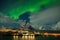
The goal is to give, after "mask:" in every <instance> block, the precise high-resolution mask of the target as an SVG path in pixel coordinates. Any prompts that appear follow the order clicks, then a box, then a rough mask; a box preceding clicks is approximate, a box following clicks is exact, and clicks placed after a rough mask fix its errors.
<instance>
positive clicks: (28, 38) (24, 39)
mask: <svg viewBox="0 0 60 40" xmlns="http://www.w3.org/2000/svg"><path fill="white" fill-rule="evenodd" d="M34 39H35V37H34V35H23V36H22V40H34Z"/></svg>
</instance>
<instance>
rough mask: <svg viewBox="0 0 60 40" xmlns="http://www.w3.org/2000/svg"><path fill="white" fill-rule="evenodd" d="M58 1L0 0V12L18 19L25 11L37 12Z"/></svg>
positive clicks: (59, 1) (58, 1)
mask: <svg viewBox="0 0 60 40" xmlns="http://www.w3.org/2000/svg"><path fill="white" fill-rule="evenodd" d="M58 3H60V0H0V12H2V13H3V14H4V15H7V16H9V17H11V18H14V19H18V18H19V16H20V15H22V14H23V13H25V12H28V11H29V12H38V11H41V10H42V9H44V8H47V7H50V6H52V5H56V4H58ZM42 6H43V7H42Z"/></svg>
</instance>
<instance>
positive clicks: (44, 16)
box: [30, 6, 60, 30]
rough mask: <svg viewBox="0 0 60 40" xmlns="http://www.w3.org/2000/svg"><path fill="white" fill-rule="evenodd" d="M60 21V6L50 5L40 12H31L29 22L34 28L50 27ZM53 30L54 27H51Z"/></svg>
mask: <svg viewBox="0 0 60 40" xmlns="http://www.w3.org/2000/svg"><path fill="white" fill-rule="evenodd" d="M59 21H60V6H52V7H50V8H48V9H46V10H43V11H41V12H38V13H35V14H32V15H31V16H30V22H31V25H32V26H33V28H35V29H39V30H40V29H41V30H42V29H46V30H50V29H52V27H53V25H55V24H56V23H57V22H59ZM53 30H54V29H53Z"/></svg>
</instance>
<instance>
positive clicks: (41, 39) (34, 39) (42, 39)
mask: <svg viewBox="0 0 60 40" xmlns="http://www.w3.org/2000/svg"><path fill="white" fill-rule="evenodd" d="M0 40H60V36H59V37H54V36H22V37H21V36H3V37H2V36H0Z"/></svg>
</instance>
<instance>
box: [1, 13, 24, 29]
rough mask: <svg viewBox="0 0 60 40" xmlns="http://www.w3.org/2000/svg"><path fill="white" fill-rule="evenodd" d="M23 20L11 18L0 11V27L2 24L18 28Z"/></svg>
mask: <svg viewBox="0 0 60 40" xmlns="http://www.w3.org/2000/svg"><path fill="white" fill-rule="evenodd" d="M22 22H23V21H21V20H15V19H13V18H10V17H9V16H5V15H3V13H0V28H2V26H4V27H7V28H17V29H18V28H19V27H20V25H21V23H22Z"/></svg>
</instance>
